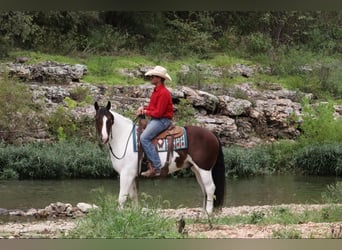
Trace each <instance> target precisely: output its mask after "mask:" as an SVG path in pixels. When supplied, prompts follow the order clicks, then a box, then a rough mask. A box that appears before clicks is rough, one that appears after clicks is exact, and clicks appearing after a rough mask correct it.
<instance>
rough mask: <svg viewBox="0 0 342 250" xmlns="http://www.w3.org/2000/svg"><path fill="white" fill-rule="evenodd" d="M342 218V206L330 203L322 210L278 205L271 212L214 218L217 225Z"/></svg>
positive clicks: (286, 222)
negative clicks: (298, 210) (292, 208)
mask: <svg viewBox="0 0 342 250" xmlns="http://www.w3.org/2000/svg"><path fill="white" fill-rule="evenodd" d="M341 218H342V207H341V206H336V205H330V206H327V207H325V208H322V209H320V210H304V211H303V212H302V213H296V212H292V211H290V210H289V209H288V208H282V207H277V208H273V209H271V211H270V212H269V213H266V212H265V213H263V212H258V211H257V212H253V213H251V214H248V215H237V216H226V217H222V218H214V219H213V220H212V223H213V224H216V225H247V224H255V225H273V224H281V225H294V224H303V223H308V222H315V223H321V222H337V221H340V220H341Z"/></svg>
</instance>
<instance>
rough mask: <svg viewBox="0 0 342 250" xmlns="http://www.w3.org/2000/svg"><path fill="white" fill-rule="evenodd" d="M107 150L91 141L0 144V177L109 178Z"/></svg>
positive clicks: (109, 168)
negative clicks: (18, 145) (21, 144)
mask: <svg viewBox="0 0 342 250" xmlns="http://www.w3.org/2000/svg"><path fill="white" fill-rule="evenodd" d="M114 174H115V173H114V170H113V168H112V165H111V162H110V160H109V156H108V152H107V150H101V148H100V147H99V146H97V145H96V144H94V143H91V142H75V141H74V142H71V141H62V142H58V143H54V144H51V145H50V144H46V143H31V144H25V145H23V146H20V147H16V146H13V145H5V144H0V176H2V178H19V179H62V178H108V177H112V176H114Z"/></svg>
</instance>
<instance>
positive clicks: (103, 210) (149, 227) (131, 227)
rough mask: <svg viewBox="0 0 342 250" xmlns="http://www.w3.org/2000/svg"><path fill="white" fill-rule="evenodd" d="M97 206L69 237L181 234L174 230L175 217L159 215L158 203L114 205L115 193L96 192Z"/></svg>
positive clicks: (137, 236)
mask: <svg viewBox="0 0 342 250" xmlns="http://www.w3.org/2000/svg"><path fill="white" fill-rule="evenodd" d="M99 197H103V198H101V199H99V201H98V203H97V204H98V206H99V209H96V210H93V211H91V212H90V213H89V214H88V215H87V216H86V217H85V218H82V219H81V220H80V221H79V223H78V225H77V227H76V229H75V230H73V231H71V233H70V235H69V236H68V237H70V238H87V239H91V238H102V239H114V238H120V239H139V238H153V239H165V238H169V239H170V238H171V239H173V238H184V236H183V235H182V234H179V233H178V232H177V227H176V220H175V219H170V218H166V217H162V216H161V215H159V213H158V210H157V209H159V208H160V204H159V203H158V202H157V203H155V204H152V205H151V204H150V206H149V207H148V209H145V208H143V207H142V206H137V207H134V206H132V205H130V204H128V205H127V206H126V207H125V209H123V210H120V209H118V202H117V197H114V196H111V195H106V196H104V195H103V194H102V195H99Z"/></svg>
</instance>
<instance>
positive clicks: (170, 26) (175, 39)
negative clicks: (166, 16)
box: [145, 19, 214, 57]
mask: <svg viewBox="0 0 342 250" xmlns="http://www.w3.org/2000/svg"><path fill="white" fill-rule="evenodd" d="M200 26H201V25H200V24H199V23H197V22H191V21H181V20H179V19H174V20H167V22H166V26H165V27H160V28H161V29H160V30H159V32H157V33H156V36H155V40H154V42H152V43H150V44H149V45H148V46H147V47H146V49H145V51H146V52H147V53H150V54H153V55H161V54H164V55H170V56H173V57H179V56H187V55H200V56H204V57H205V56H207V55H208V53H209V52H210V51H211V49H212V48H213V46H214V40H213V38H212V37H211V35H210V33H209V32H208V31H201V30H200Z"/></svg>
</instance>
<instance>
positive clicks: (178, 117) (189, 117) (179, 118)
mask: <svg viewBox="0 0 342 250" xmlns="http://www.w3.org/2000/svg"><path fill="white" fill-rule="evenodd" d="M175 106H176V111H175V115H174V120H175V122H176V124H177V125H179V126H185V125H191V124H193V123H194V115H195V109H194V107H193V106H192V104H191V103H190V102H189V101H188V100H186V99H180V102H179V103H178V104H177V105H175Z"/></svg>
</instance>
